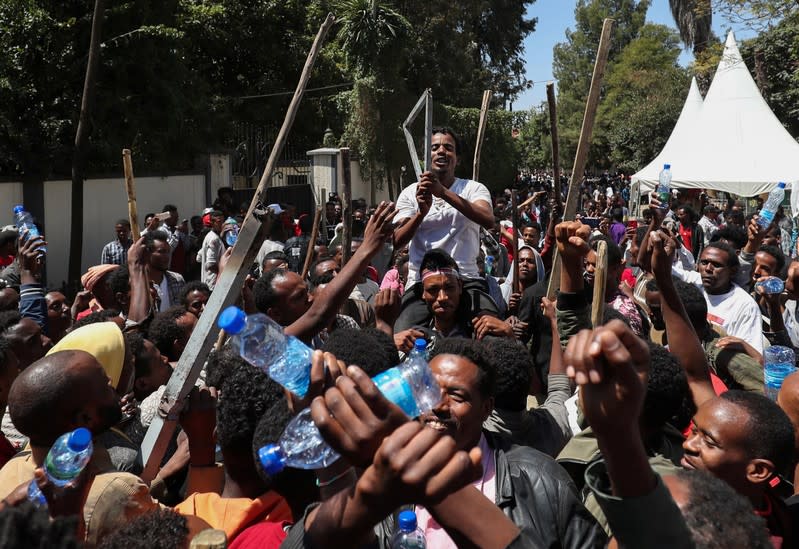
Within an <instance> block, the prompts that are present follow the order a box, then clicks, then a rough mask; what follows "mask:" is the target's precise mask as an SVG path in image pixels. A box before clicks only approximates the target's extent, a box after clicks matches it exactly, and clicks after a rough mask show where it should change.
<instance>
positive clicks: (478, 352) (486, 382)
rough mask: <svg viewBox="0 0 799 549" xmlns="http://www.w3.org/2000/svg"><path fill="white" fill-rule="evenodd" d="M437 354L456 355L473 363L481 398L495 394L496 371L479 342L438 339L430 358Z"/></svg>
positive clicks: (449, 338) (461, 339)
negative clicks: (475, 367)
mask: <svg viewBox="0 0 799 549" xmlns="http://www.w3.org/2000/svg"><path fill="white" fill-rule="evenodd" d="M438 355H456V356H460V357H463V358H465V359H466V360H468V361H470V362H472V363H474V364H475V365H476V366H477V389H478V390H479V391H480V394H481V395H482V396H483V398H489V397H493V396H494V395H495V394H496V383H497V371H496V368H494V364H493V363H492V362H491V360H490V359H489V357H488V353H487V352H486V350H485V347H484V345H483V344H482V343H481V342H479V341H476V340H474V339H464V338H460V337H448V338H444V339H440V340H438V341H437V342H436V345H435V348H434V349H433V350H432V351H431V353H430V360H433V358H434V357H437V356H438Z"/></svg>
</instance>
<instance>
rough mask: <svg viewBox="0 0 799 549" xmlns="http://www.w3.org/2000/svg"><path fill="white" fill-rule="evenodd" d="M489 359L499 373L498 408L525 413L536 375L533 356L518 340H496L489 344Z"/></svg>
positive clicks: (497, 385) (490, 341) (486, 345)
mask: <svg viewBox="0 0 799 549" xmlns="http://www.w3.org/2000/svg"><path fill="white" fill-rule="evenodd" d="M484 345H485V350H486V354H487V355H488V359H489V360H490V361H491V363H492V364H493V367H494V369H495V370H496V373H497V381H496V390H495V393H496V395H495V396H496V402H497V408H503V409H505V410H512V411H519V410H524V409H525V407H526V405H527V393H528V392H529V391H530V381H531V379H532V376H533V368H534V367H535V365H534V363H533V357H532V356H530V353H529V352H528V351H527V349H526V348H525V346H524V345H522V344H521V343H519V342H518V341H516V340H515V339H509V338H507V337H495V338H492V339H490V340H486V342H485V344H484Z"/></svg>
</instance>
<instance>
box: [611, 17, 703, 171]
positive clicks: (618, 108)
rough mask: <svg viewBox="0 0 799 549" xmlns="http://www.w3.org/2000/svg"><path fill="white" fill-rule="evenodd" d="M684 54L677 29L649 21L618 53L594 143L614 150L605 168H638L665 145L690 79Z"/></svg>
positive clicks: (633, 169) (632, 169)
mask: <svg viewBox="0 0 799 549" xmlns="http://www.w3.org/2000/svg"><path fill="white" fill-rule="evenodd" d="M679 55H680V43H679V38H678V36H677V35H676V34H675V33H674V31H672V30H671V29H669V28H668V27H665V26H663V25H653V24H647V25H644V26H643V27H642V28H641V30H640V31H639V33H638V37H636V38H635V39H634V40H633V41H632V42H630V43H629V44H628V45H627V47H626V48H624V50H623V51H622V52H621V54H620V55H619V56H618V58H617V60H616V62H615V63H614V64H613V67H612V69H611V71H610V72H609V74H608V76H607V80H606V94H605V98H604V99H603V101H602V104H601V105H600V108H599V114H598V117H597V118H598V122H597V126H598V127H597V132H596V133H597V137H596V139H595V143H598V144H599V146H600V147H602V148H606V149H607V150H608V151H610V153H609V156H608V158H607V161H606V162H605V163H602V162H601V161H602V160H603V159H600V160H599V162H598V164H599V165H600V166H601V167H605V168H607V167H610V166H615V167H617V168H620V169H622V170H624V171H626V172H635V171H637V170H638V169H640V168H642V167H644V166H645V165H646V164H647V163H648V162H649V161H650V160H652V159H653V158H654V157H655V156H657V154H658V153H659V152H660V151H661V149H662V148H663V146H664V145H665V144H666V141H667V140H668V138H669V135H671V130H672V129H673V128H674V124H675V123H676V122H677V118H678V117H679V114H680V110H681V108H682V105H683V103H684V101H685V96H686V92H687V90H688V87H689V83H690V79H689V77H688V74H687V72H686V71H685V70H684V69H682V68H681V67H680V66H679V64H678V62H677V59H678V57H679Z"/></svg>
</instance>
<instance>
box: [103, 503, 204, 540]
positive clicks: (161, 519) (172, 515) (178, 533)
mask: <svg viewBox="0 0 799 549" xmlns="http://www.w3.org/2000/svg"><path fill="white" fill-rule="evenodd" d="M188 536H189V526H188V524H187V521H186V517H184V516H183V515H181V514H179V513H176V512H175V511H173V510H172V509H156V510H154V511H150V512H149V513H145V514H143V515H140V516H138V517H136V518H135V519H133V520H131V521H129V522H127V523H126V524H125V525H124V526H122V528H120V529H119V530H117V531H116V532H114V533H113V534H111V535H109V536H107V537H105V538H104V539H103V540H102V541H101V542H100V544H99V545H98V546H97V549H145V548H146V549H174V548H175V547H185V546H186V545H187V544H188Z"/></svg>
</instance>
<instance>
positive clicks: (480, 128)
mask: <svg viewBox="0 0 799 549" xmlns="http://www.w3.org/2000/svg"><path fill="white" fill-rule="evenodd" d="M492 95H493V92H492V91H491V90H485V91H484V92H483V104H482V105H481V106H480V121H479V122H478V124H477V139H476V141H475V144H474V163H473V164H472V179H474V180H475V181H477V180H478V178H479V177H480V153H481V152H482V151H483V141H484V140H485V132H486V122H487V121H488V107H489V106H490V105H491V96H492Z"/></svg>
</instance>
